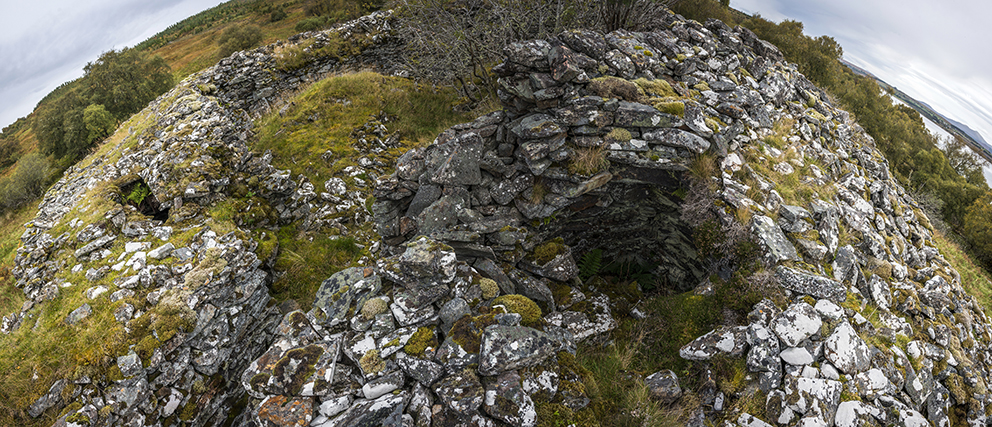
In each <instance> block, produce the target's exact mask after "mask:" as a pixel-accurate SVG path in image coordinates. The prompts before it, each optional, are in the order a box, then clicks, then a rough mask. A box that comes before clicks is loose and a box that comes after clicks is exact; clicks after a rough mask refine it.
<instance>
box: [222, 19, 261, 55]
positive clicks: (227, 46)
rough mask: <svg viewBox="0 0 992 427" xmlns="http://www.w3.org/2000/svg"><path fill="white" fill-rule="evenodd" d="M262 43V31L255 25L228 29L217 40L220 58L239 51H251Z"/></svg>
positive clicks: (236, 26)
mask: <svg viewBox="0 0 992 427" xmlns="http://www.w3.org/2000/svg"><path fill="white" fill-rule="evenodd" d="M261 41H262V29H261V28H259V27H258V26H257V25H235V26H233V27H228V28H227V29H226V30H224V32H223V33H221V35H220V37H218V38H217V44H219V45H220V56H221V57H227V56H230V55H231V54H232V53H234V52H237V51H239V50H245V49H251V48H253V47H255V46H256V45H258V43H259V42H261Z"/></svg>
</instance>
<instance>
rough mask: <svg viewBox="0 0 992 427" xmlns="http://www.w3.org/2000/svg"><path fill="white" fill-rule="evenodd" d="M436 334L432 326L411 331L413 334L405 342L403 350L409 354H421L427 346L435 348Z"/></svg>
mask: <svg viewBox="0 0 992 427" xmlns="http://www.w3.org/2000/svg"><path fill="white" fill-rule="evenodd" d="M437 345H438V343H437V335H436V334H435V333H434V328H433V327H428V326H425V327H422V328H420V329H417V332H414V333H413V336H411V337H410V339H409V340H408V341H407V342H406V346H404V347H403V351H405V352H406V354H409V355H411V356H422V355H423V354H424V351H425V350H427V348H428V347H433V348H437Z"/></svg>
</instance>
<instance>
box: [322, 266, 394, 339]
mask: <svg viewBox="0 0 992 427" xmlns="http://www.w3.org/2000/svg"><path fill="white" fill-rule="evenodd" d="M379 286H380V280H379V277H378V276H377V275H375V274H373V272H372V270H371V269H366V268H360V267H353V268H348V269H344V270H341V271H339V272H337V273H334V275H332V276H331V277H329V278H327V279H326V280H324V282H323V283H321V284H320V288H319V289H318V290H317V296H316V299H315V300H314V303H313V307H314V310H320V311H321V312H322V316H323V317H324V318H326V319H327V323H329V324H331V325H334V324H337V323H341V322H344V321H345V319H346V317H347V315H348V310H349V309H350V308H351V305H352V303H353V302H355V303H357V305H358V306H359V307H361V306H362V305H363V304H364V303H365V300H367V299H368V298H369V296H370V295H371V294H373V293H375V292H377V291H378V290H379Z"/></svg>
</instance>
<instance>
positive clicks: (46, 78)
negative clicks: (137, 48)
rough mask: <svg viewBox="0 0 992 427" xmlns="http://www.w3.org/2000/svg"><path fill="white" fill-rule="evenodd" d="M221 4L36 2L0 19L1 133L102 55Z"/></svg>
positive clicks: (207, 0)
mask: <svg viewBox="0 0 992 427" xmlns="http://www.w3.org/2000/svg"><path fill="white" fill-rule="evenodd" d="M222 2H223V0H156V1H146V0H86V1H80V0H36V1H28V2H16V3H14V2H11V3H12V4H5V5H4V7H3V9H4V10H3V14H0V99H3V100H4V101H5V102H4V103H3V106H2V107H0V127H3V126H6V125H7V124H10V123H12V122H13V121H14V120H16V119H17V118H18V117H22V116H25V115H27V114H28V113H30V112H31V110H32V109H33V108H34V106H35V104H37V102H38V101H39V100H41V98H42V97H44V96H45V95H46V94H48V93H49V92H50V91H51V90H53V89H55V88H56V87H58V86H59V85H60V84H62V83H64V82H66V81H68V80H72V79H74V78H76V77H79V76H82V74H83V66H84V65H86V63H87V62H91V61H93V60H95V59H97V57H99V56H100V54H101V53H103V52H106V51H108V50H111V49H119V48H123V47H126V46H133V45H134V44H136V43H138V42H140V41H142V40H144V39H147V38H148V37H151V36H153V35H155V34H156V33H158V32H159V31H161V30H164V29H165V28H167V27H168V26H169V25H172V24H174V23H176V22H178V21H180V20H182V19H184V18H186V17H188V16H191V15H193V14H196V13H198V12H200V11H202V10H206V9H208V8H210V7H213V6H216V5H217V4H220V3H222Z"/></svg>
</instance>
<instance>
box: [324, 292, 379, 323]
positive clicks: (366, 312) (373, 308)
mask: <svg viewBox="0 0 992 427" xmlns="http://www.w3.org/2000/svg"><path fill="white" fill-rule="evenodd" d="M331 298H332V299H333V296H332V297H331ZM388 309H389V307H388V306H387V305H386V301H384V300H383V299H382V298H372V299H370V300H368V301H365V304H363V305H362V317H364V318H366V319H368V320H372V319H374V318H375V316H378V315H380V314H382V313H385V312H386V310H388Z"/></svg>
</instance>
